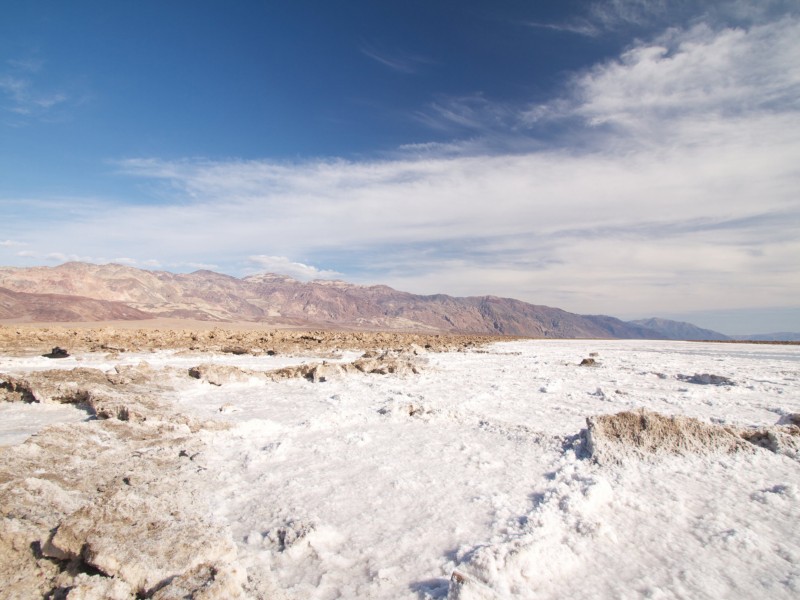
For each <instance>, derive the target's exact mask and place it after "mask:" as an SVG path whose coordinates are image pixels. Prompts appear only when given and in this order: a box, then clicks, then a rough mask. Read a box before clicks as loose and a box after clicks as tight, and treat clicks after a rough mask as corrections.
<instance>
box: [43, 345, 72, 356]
mask: <svg viewBox="0 0 800 600" xmlns="http://www.w3.org/2000/svg"><path fill="white" fill-rule="evenodd" d="M42 356H44V357H45V358H67V357H68V356H69V352H67V351H66V350H64V349H63V348H59V347H58V346H55V347H54V348H53V349H52V350H51V351H50V354H42Z"/></svg>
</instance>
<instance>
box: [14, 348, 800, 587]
mask: <svg viewBox="0 0 800 600" xmlns="http://www.w3.org/2000/svg"><path fill="white" fill-rule="evenodd" d="M591 352H596V353H597V357H596V362H597V365H596V366H592V367H579V366H578V364H579V362H580V361H581V359H582V358H585V357H587V356H588V355H589V353H591ZM141 358H144V359H145V360H147V361H148V362H149V363H150V364H151V365H152V366H153V367H154V368H158V367H175V366H179V367H180V368H181V369H185V368H187V367H188V366H193V365H194V364H196V363H197V362H199V361H198V359H197V357H192V358H186V357H183V356H177V355H174V354H170V353H166V352H157V353H153V354H147V355H145V356H142V357H138V356H130V357H125V360H130V361H134V362H133V363H132V364H135V362H138V360H140V359H141ZM278 358H281V359H285V360H286V361H287V362H283V363H280V364H279V363H277V362H275V361H276V360H277V359H278ZM344 358H347V359H350V358H351V357H349V356H348V357H343V359H344ZM424 358H425V360H427V364H425V365H423V367H424V370H423V371H422V373H421V374H419V375H409V376H402V377H397V376H391V375H388V376H382V375H369V376H367V375H362V374H357V375H356V374H349V375H344V376H341V377H337V378H332V379H330V380H328V381H325V382H321V383H311V382H309V381H305V380H285V381H277V382H274V381H250V382H245V383H230V384H224V385H222V386H213V385H209V384H208V383H206V382H202V381H198V380H193V379H189V378H188V377H186V378H181V379H176V380H175V386H176V389H177V392H176V394H175V398H174V401H175V402H176V404H177V410H178V411H179V412H186V413H191V414H194V415H196V416H202V417H203V418H215V419H221V420H226V421H231V422H233V423H235V424H236V426H235V427H234V428H233V429H231V430H227V431H205V432H202V433H201V434H200V435H202V436H203V439H204V441H205V442H206V443H207V444H208V445H209V449H208V450H207V451H206V453H205V455H201V456H198V457H196V458H195V459H194V460H195V461H196V462H197V463H198V465H201V466H202V467H203V468H204V469H205V470H204V471H202V476H203V477H205V478H206V481H207V486H206V488H207V494H208V500H209V502H210V504H211V505H212V506H213V507H214V508H213V510H214V514H213V518H214V521H215V522H217V523H220V524H223V525H227V526H228V527H229V528H230V530H231V532H232V534H233V537H234V539H235V540H237V543H238V549H239V558H238V561H239V562H240V563H241V564H242V565H243V566H245V567H246V568H247V572H248V576H249V577H250V578H251V581H252V582H254V587H255V588H258V587H259V586H258V582H259V581H264V582H267V581H271V582H273V584H274V585H275V586H276V587H277V588H278V589H280V590H282V591H283V593H284V594H285V597H287V598H313V599H327V598H375V599H384V598H385V599H389V598H392V599H397V598H408V599H422V598H431V599H433V598H440V599H441V598H445V597H447V598H450V599H451V600H455V599H461V600H476V599H495V598H537V599H541V598H553V599H555V598H564V597H568V596H580V597H582V598H725V597H727V598H745V597H748V598H749V597H770V598H795V597H797V596H798V594H800V538H798V536H797V535H796V533H795V532H796V530H797V527H798V525H800V491H798V488H800V462H798V461H796V460H793V459H792V458H789V457H787V456H783V455H776V454H772V453H770V452H768V451H766V450H761V449H757V451H755V452H754V453H737V454H729V455H723V454H713V453H712V454H709V455H704V456H665V457H659V458H658V459H653V460H638V459H631V460H629V461H626V462H624V463H622V464H619V465H605V464H604V465H597V464H593V463H591V462H590V461H588V460H585V459H582V458H581V456H580V452H579V446H578V445H577V439H576V434H577V433H578V432H579V431H580V430H581V429H582V428H584V427H585V418H586V417H587V416H590V415H596V414H610V413H617V412H620V411H623V410H632V409H638V408H646V409H648V410H653V411H658V412H661V413H664V414H668V415H685V416H690V417H695V418H698V419H700V420H702V421H704V422H708V423H722V424H728V425H732V426H741V427H749V426H768V425H773V424H775V423H776V422H777V421H778V420H779V418H780V417H781V416H783V415H787V414H790V413H798V412H800V348H797V347H775V346H756V345H728V344H699V343H680V342H648V341H588V340H581V341H575V340H563V341H562V340H557V341H556V340H554V341H520V342H507V343H499V344H495V345H493V346H490V347H488V348H487V350H486V351H479V352H466V353H450V354H427V355H425V356H424ZM213 359H214V360H220V361H224V363H225V364H230V365H236V366H240V367H242V368H248V369H258V370H266V369H271V368H277V367H279V366H285V365H287V364H292V363H293V364H297V363H298V362H300V361H299V360H298V359H296V358H295V359H290V357H269V358H268V357H257V358H254V357H246V356H224V357H221V356H220V357H213ZM66 360H69V359H66ZM92 360H96V359H93V358H89V356H88V355H87V356H86V357H85V358H84V361H82V362H80V363H79V364H80V366H95V365H93V364H90V363H91V361H92ZM56 362H58V361H50V362H49V363H47V367H49V368H52V366H53V365H54V364H55V363H56ZM98 362H102V361H98ZM202 362H208V355H204V356H203V358H202ZM103 364H105V363H103ZM109 364H110V365H111V366H113V364H116V363H115V362H113V361H112V362H111V363H109ZM12 366H13V365H2V364H0V370H6V371H8V370H11V367H12ZM72 366H77V364H75V365H72ZM72 366H69V367H68V368H72ZM66 367H67V365H66V364H65V368H66ZM59 368H61V367H59ZM100 368H105V367H102V366H101V367H100ZM109 368H110V367H109ZM696 373H697V374H703V373H710V374H715V375H719V376H722V377H727V378H730V379H731V380H733V382H734V384H735V385H733V386H716V385H699V384H694V383H687V382H686V381H681V380H679V379H678V378H677V376H678V375H687V376H692V375H694V374H696ZM222 407H224V410H222V411H221V410H220V409H221V408H222ZM454 572H455V573H456V575H454V576H453V577H452V581H450V580H451V575H452V574H453V573H454ZM264 587H266V584H265V586H264Z"/></svg>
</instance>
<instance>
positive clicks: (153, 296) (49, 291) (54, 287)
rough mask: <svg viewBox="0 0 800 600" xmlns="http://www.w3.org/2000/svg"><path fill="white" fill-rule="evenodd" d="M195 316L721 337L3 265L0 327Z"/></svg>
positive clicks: (544, 313) (335, 287) (479, 300)
mask: <svg viewBox="0 0 800 600" xmlns="http://www.w3.org/2000/svg"><path fill="white" fill-rule="evenodd" d="M154 318H170V319H193V320H200V321H216V322H221V323H224V322H241V321H245V322H257V323H264V324H265V325H272V326H281V327H286V326H289V327H315V328H346V329H391V330H417V331H449V332H464V333H467V332H468V333H482V334H497V335H518V336H530V337H545V338H631V339H633V338H635V339H726V336H724V335H722V334H720V333H717V332H713V331H710V330H704V329H700V328H697V327H695V326H693V325H691V324H688V323H677V322H675V321H667V320H664V319H647V320H643V321H630V322H625V321H622V320H620V319H616V318H614V317H609V316H605V315H578V314H574V313H570V312H567V311H564V310H561V309H559V308H553V307H549V306H540V305H535V304H529V303H527V302H522V301H520V300H514V299H511V298H498V297H496V296H472V297H466V298H459V297H453V296H448V295H444V294H435V295H429V296H423V295H417V294H411V293H408V292H402V291H398V290H395V289H392V288H390V287H388V286H385V285H372V286H362V285H354V284H350V283H346V282H343V281H328V280H317V281H311V282H301V281H297V280H295V279H292V278H291V277H286V276H283V275H276V274H272V273H263V274H258V275H250V276H248V277H243V278H237V277H232V276H229V275H224V274H220V273H215V272H213V271H207V270H200V271H195V272H193V273H187V274H176V273H170V272H167V271H148V270H142V269H136V268H133V267H129V266H124V265H118V264H106V265H95V264H87V263H79V262H70V263H65V264H63V265H60V266H57V267H30V268H18V267H0V320H4V321H14V322H72V321H114V320H128V321H129V320H145V319H154Z"/></svg>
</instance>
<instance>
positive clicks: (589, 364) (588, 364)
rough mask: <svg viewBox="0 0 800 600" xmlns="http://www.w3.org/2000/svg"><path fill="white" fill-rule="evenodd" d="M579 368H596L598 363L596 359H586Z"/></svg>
mask: <svg viewBox="0 0 800 600" xmlns="http://www.w3.org/2000/svg"><path fill="white" fill-rule="evenodd" d="M578 366H579V367H596V366H597V361H596V360H595V359H593V358H584V359H583V360H582V361H581V362H580V364H579V365H578Z"/></svg>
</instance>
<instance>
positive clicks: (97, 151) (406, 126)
mask: <svg viewBox="0 0 800 600" xmlns="http://www.w3.org/2000/svg"><path fill="white" fill-rule="evenodd" d="M2 14H3V18H2V19H0V223H2V229H0V264H2V265H6V266H19V267H25V266H38V265H50V266H55V265H58V264H61V263H63V262H65V261H71V260H80V261H87V262H96V263H107V262H117V263H121V264H127V265H131V266H135V267H139V268H145V269H159V270H168V271H173V272H190V271H193V270H196V269H203V268H207V269H212V270H215V271H219V272H223V273H228V274H231V275H235V276H246V275H249V274H253V273H257V272H263V271H271V272H278V273H283V274H287V275H291V276H293V277H295V278H298V279H301V280H309V279H328V278H333V279H343V280H346V281H350V282H353V283H359V284H387V285H390V286H392V287H395V288H397V289H401V290H406V291H410V292H415V293H423V294H432V293H447V294H451V295H458V296H466V295H484V294H491V295H496V296H506V297H513V298H518V299H521V300H525V301H528V302H532V303H535V304H544V305H549V306H557V307H559V308H563V309H565V310H569V311H571V312H577V313H582V314H609V315H613V316H616V317H620V318H624V319H634V318H645V317H651V316H659V317H665V318H676V319H679V320H688V321H690V322H693V323H695V324H697V325H700V326H703V327H709V328H712V329H716V330H718V331H722V332H724V333H729V334H744V333H759V332H772V331H800V300H799V298H800V2H797V1H796V0H795V1H786V0H761V1H749V2H748V1H743V0H710V1H708V2H695V1H682V0H677V1H670V2H667V1H665V0H664V1H661V0H655V1H649V0H608V1H605V2H585V1H584V2H578V1H570V0H559V1H555V0H554V1H533V0H527V1H524V0H503V1H497V2H488V1H477V0H458V1H456V0H441V1H436V0H426V1H417V0H402V1H395V0H384V1H381V2H374V1H367V0H364V1H362V0H353V1H348V2H330V1H323V0H316V1H315V0H295V1H292V2H287V1H278V0H275V1H253V0H239V1H237V2H221V1H211V0H191V1H190V0H172V1H170V2H163V1H151V0H140V1H137V2H107V1H104V0H98V1H88V0H76V1H74V2H68V3H67V2H61V1H42V0H29V1H27V2H5V3H4V6H3V12H2Z"/></svg>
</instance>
